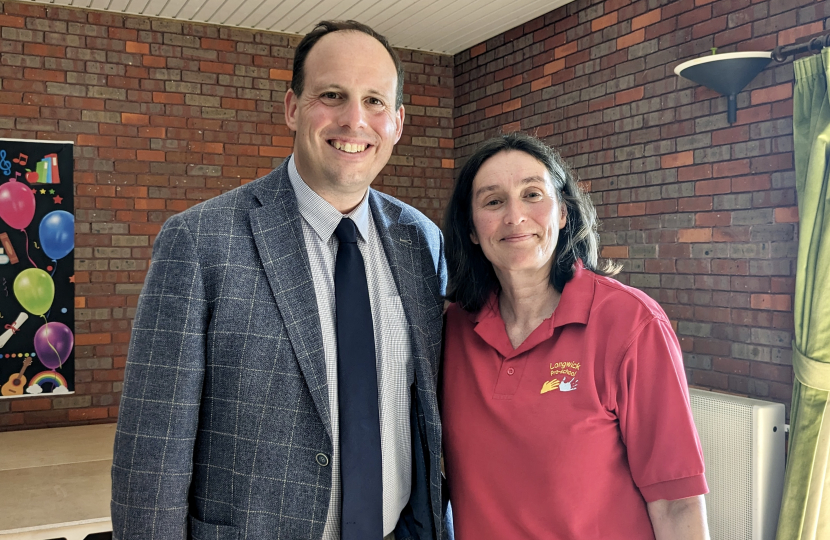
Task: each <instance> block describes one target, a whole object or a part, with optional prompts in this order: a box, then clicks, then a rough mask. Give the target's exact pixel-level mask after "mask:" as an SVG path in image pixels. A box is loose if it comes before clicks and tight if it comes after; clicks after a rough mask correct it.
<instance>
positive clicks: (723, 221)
mask: <svg viewBox="0 0 830 540" xmlns="http://www.w3.org/2000/svg"><path fill="white" fill-rule="evenodd" d="M731 224H732V214H731V213H730V212H701V213H698V214H695V225H696V226H698V227H728V226H729V225H731ZM709 237H710V238H711V231H710V234H709Z"/></svg>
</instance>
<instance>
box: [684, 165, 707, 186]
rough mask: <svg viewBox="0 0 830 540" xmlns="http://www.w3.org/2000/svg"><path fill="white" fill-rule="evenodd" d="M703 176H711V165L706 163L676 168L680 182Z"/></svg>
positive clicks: (702, 177)
mask: <svg viewBox="0 0 830 540" xmlns="http://www.w3.org/2000/svg"><path fill="white" fill-rule="evenodd" d="M704 178H712V165H710V164H708V163H707V164H704V165H694V166H691V167H682V168H680V169H677V179H678V180H679V181H681V182H688V181H690V180H702V179H704Z"/></svg>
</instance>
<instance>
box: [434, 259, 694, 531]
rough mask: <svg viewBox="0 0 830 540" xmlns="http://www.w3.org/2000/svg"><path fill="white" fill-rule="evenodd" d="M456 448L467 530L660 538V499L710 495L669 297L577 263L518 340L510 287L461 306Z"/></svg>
mask: <svg viewBox="0 0 830 540" xmlns="http://www.w3.org/2000/svg"><path fill="white" fill-rule="evenodd" d="M443 369H444V376H443V390H442V394H443V401H442V404H443V410H442V420H443V429H444V456H445V459H446V471H447V480H448V485H449V489H450V501H451V503H452V507H453V521H454V525H455V535H456V536H455V537H456V539H457V540H482V539H500V540H501V539H514V538H515V539H518V538H528V539H530V538H532V539H534V540H548V539H549V540H566V539H568V540H570V539H574V540H590V539H602V540H612V539H620V540H622V539H625V540H634V539H649V540H653V539H654V532H653V531H652V528H651V521H650V519H649V517H648V512H647V509H646V501H649V502H650V501H655V500H658V499H681V498H685V497H691V496H695V495H701V494H704V493H706V492H707V491H708V490H707V486H706V480H705V478H704V476H703V455H702V452H701V448H700V441H699V439H698V436H697V431H696V429H695V426H694V422H693V420H692V414H691V411H690V409H689V394H688V388H687V384H686V377H685V374H684V371H683V356H682V354H681V351H680V346H679V344H678V342H677V338H676V337H675V335H674V332H673V331H672V328H671V325H670V324H669V321H668V319H667V317H666V315H665V313H664V312H663V310H662V309H661V308H660V306H659V305H658V304H657V303H656V302H655V301H654V300H652V299H651V298H649V297H648V296H647V295H646V294H644V293H643V292H641V291H638V290H636V289H633V288H631V287H627V286H625V285H622V284H621V283H619V282H617V281H615V280H613V279H610V278H605V277H601V276H598V275H596V274H594V273H593V272H590V271H588V270H584V269H583V268H582V267H581V265H577V269H576V272H575V274H574V277H573V279H571V281H569V282H568V284H567V285H566V286H565V289H564V291H563V292H562V298H561V300H560V302H559V305H558V307H557V308H556V311H555V312H554V313H553V315H552V316H551V318H550V319H546V320H545V321H544V322H542V324H541V325H539V327H538V328H536V330H534V331H533V333H532V334H530V336H528V338H527V339H526V340H525V341H524V343H522V344H521V345H520V346H519V348H518V349H515V350H514V349H513V346H512V345H511V344H510V340H509V338H508V336H507V332H506V330H505V327H504V321H503V320H502V318H501V315H500V313H499V309H498V300H497V297H495V296H494V297H493V299H492V301H491V302H490V303H489V304H488V306H485V307H484V308H483V309H482V310H481V311H480V312H479V313H478V314H469V313H467V312H465V311H463V310H461V309H460V308H459V307H458V306H456V305H452V306H450V308H449V310H448V312H447V329H446V339H445V342H444V368H443Z"/></svg>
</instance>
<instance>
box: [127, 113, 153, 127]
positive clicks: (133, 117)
mask: <svg viewBox="0 0 830 540" xmlns="http://www.w3.org/2000/svg"><path fill="white" fill-rule="evenodd" d="M121 123H122V124H131V125H136V126H146V125H147V124H149V123H150V117H149V116H148V115H146V114H133V113H121Z"/></svg>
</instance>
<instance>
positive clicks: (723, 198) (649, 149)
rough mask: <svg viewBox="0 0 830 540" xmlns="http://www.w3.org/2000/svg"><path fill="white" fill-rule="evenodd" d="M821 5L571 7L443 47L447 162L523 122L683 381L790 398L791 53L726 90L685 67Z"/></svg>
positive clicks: (785, 37)
mask: <svg viewBox="0 0 830 540" xmlns="http://www.w3.org/2000/svg"><path fill="white" fill-rule="evenodd" d="M828 17H830V2H822V1H813V0H714V1H712V0H673V1H670V0H639V1H630V0H607V1H597V0H594V1H591V0H577V1H576V2H573V3H571V4H569V5H567V6H564V7H562V8H560V9H557V10H555V11H553V12H551V13H548V14H546V15H545V16H543V17H539V18H537V19H535V20H533V21H530V22H528V23H526V24H524V25H523V26H521V27H517V28H514V29H512V30H510V31H508V32H505V33H504V34H502V35H499V36H496V37H494V38H492V39H490V40H488V41H487V42H485V43H481V44H479V45H476V46H475V47H472V48H471V49H469V50H467V51H464V52H462V53H459V54H457V55H456V56H455V85H456V86H455V98H456V99H455V127H454V135H455V144H456V166H459V167H460V165H461V164H463V162H464V158H465V157H466V156H468V155H469V154H470V153H471V152H472V150H473V149H474V147H475V144H476V143H477V142H479V141H481V140H483V139H485V138H487V137H490V136H492V135H494V134H496V133H498V132H500V131H503V132H509V131H516V130H525V131H528V132H533V133H536V134H538V135H539V136H541V137H543V138H545V139H546V140H547V141H549V142H550V143H551V144H552V145H554V146H555V147H557V148H558V149H559V150H560V152H561V153H562V155H563V157H565V159H566V161H568V162H569V163H570V165H571V166H572V167H574V168H575V169H576V171H577V172H578V174H579V176H580V178H581V179H582V180H583V183H584V185H585V187H586V188H587V189H588V190H589V191H590V192H591V196H592V198H593V200H594V203H595V204H596V205H597V209H598V212H599V216H600V219H601V222H602V227H601V240H602V255H603V256H605V257H611V258H614V259H616V260H618V261H620V262H622V263H623V264H624V267H625V270H624V273H623V274H622V275H621V276H620V279H621V281H623V282H626V283H629V284H631V285H633V286H636V287H639V288H641V289H643V290H645V291H646V292H647V293H648V294H650V295H651V296H653V297H654V298H655V299H657V300H658V301H659V302H660V303H661V304H662V306H663V308H664V309H665V310H666V312H667V313H668V315H669V317H670V318H671V320H672V322H673V324H674V326H675V329H676V331H677V334H678V336H679V338H680V343H681V345H682V348H683V351H684V359H685V363H686V367H687V375H688V378H689V381H690V383H692V384H694V385H698V386H702V387H708V388H715V389H719V390H726V391H730V392H734V393H739V394H744V395H750V396H753V397H759V398H763V399H770V400H774V401H780V402H783V403H786V404H787V405H788V406H789V402H790V399H791V392H792V380H793V371H792V366H791V364H792V356H791V350H790V343H791V340H792V337H793V335H792V330H793V315H792V300H793V290H794V282H795V280H794V275H795V259H796V252H797V223H796V222H797V218H798V213H797V208H796V200H795V178H794V171H793V153H792V144H793V141H792V107H793V103H792V90H793V66H792V61H787V62H786V63H784V64H778V63H775V62H773V63H772V64H771V65H770V66H769V67H767V69H766V70H765V71H763V72H762V73H761V74H760V75H759V76H758V77H757V78H756V79H755V80H754V81H753V82H752V83H751V84H750V85H749V86H748V87H747V88H746V89H745V90H744V91H743V92H742V93H741V94H740V95H739V96H738V106H739V110H738V119H737V122H736V123H735V124H733V125H729V124H728V123H727V118H726V105H727V103H726V98H725V97H721V96H719V95H717V94H716V93H715V92H713V91H711V90H708V89H706V88H704V87H701V86H697V85H695V84H693V83H691V82H689V81H686V80H683V79H680V78H679V77H677V76H675V75H674V71H673V70H674V67H675V66H676V65H677V64H679V63H681V62H683V61H686V60H689V59H692V58H695V57H698V56H701V55H703V54H707V53H710V48H712V47H717V48H718V52H732V51H752V50H772V49H773V47H775V46H777V45H785V44H790V43H793V42H794V41H795V40H797V39H802V38H804V37H806V36H810V35H814V34H818V33H821V32H823V31H824V30H825V28H827V27H828V24H827V18H828Z"/></svg>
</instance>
